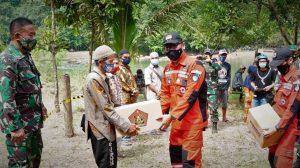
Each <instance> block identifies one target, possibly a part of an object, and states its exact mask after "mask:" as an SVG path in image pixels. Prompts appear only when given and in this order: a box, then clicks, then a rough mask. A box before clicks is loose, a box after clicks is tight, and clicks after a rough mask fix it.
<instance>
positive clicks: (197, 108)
mask: <svg viewBox="0 0 300 168" xmlns="http://www.w3.org/2000/svg"><path fill="white" fill-rule="evenodd" d="M204 79H205V70H204V68H203V66H202V64H201V62H200V61H198V60H196V59H194V58H191V57H188V56H187V55H186V53H185V52H183V53H182V54H181V56H180V58H179V60H178V65H177V66H176V65H174V64H173V63H172V62H171V63H169V64H167V65H166V67H165V69H164V73H163V77H162V88H161V99H160V101H161V106H162V111H163V113H164V114H166V113H169V114H170V115H171V116H172V117H173V120H172V122H171V133H170V147H169V152H170V158H171V165H172V167H197V168H200V167H201V158H202V154H201V148H202V146H203V136H202V130H203V128H205V127H207V124H208V121H207V120H208V112H207V96H206V92H207V85H206V83H205V80H204Z"/></svg>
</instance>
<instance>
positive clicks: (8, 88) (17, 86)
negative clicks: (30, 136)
mask: <svg viewBox="0 0 300 168" xmlns="http://www.w3.org/2000/svg"><path fill="white" fill-rule="evenodd" d="M0 84H1V87H0V127H1V131H2V132H4V133H5V134H10V133H11V132H12V131H15V130H18V129H20V128H24V131H25V133H29V132H34V131H36V130H38V129H39V128H41V127H43V119H42V94H41V88H42V85H41V81H40V73H39V72H38V70H37V69H36V66H35V65H34V62H33V60H32V58H31V55H30V53H26V54H25V55H24V54H22V53H21V52H20V50H19V49H18V48H16V47H15V46H14V45H13V44H10V45H9V46H8V47H7V48H6V49H5V50H4V51H3V52H2V53H1V54H0Z"/></svg>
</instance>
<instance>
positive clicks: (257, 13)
mask: <svg viewBox="0 0 300 168" xmlns="http://www.w3.org/2000/svg"><path fill="white" fill-rule="evenodd" d="M261 6H262V4H261V0H257V1H256V26H258V27H260V13H261ZM258 42H259V38H258V36H256V42H255V43H256V44H255V54H254V59H255V56H256V54H257V53H258Z"/></svg>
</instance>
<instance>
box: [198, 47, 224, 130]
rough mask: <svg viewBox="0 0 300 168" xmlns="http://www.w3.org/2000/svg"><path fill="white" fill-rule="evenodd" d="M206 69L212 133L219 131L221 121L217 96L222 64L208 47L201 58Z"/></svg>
mask: <svg viewBox="0 0 300 168" xmlns="http://www.w3.org/2000/svg"><path fill="white" fill-rule="evenodd" d="M200 59H201V60H202V61H201V62H202V63H203V65H204V68H205V71H206V82H207V95H208V97H207V101H208V108H209V113H210V115H211V121H212V123H213V127H212V133H217V132H218V131H217V123H218V121H219V114H218V102H217V97H216V86H217V82H218V71H219V70H220V69H221V65H220V64H219V63H218V62H217V60H216V59H212V51H211V50H210V49H206V50H205V51H204V57H202V58H200Z"/></svg>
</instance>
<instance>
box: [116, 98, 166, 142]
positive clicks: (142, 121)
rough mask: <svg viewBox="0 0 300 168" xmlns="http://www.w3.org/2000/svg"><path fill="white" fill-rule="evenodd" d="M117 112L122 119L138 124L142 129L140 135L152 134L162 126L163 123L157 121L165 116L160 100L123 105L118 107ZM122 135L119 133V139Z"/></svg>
mask: <svg viewBox="0 0 300 168" xmlns="http://www.w3.org/2000/svg"><path fill="white" fill-rule="evenodd" d="M115 110H116V112H117V113H118V114H119V115H120V116H121V117H123V118H125V119H127V121H129V122H131V123H134V124H136V125H137V126H138V127H139V128H140V130H139V133H146V132H150V131H151V130H155V129H158V128H159V127H160V125H161V122H160V121H158V120H157V119H158V118H161V117H162V116H163V115H162V110H161V106H160V101H158V100H150V101H143V102H138V103H133V104H128V105H123V106H120V107H116V108H115ZM120 133H121V132H118V137H119V136H121V135H120ZM121 134H122V133H121Z"/></svg>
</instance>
